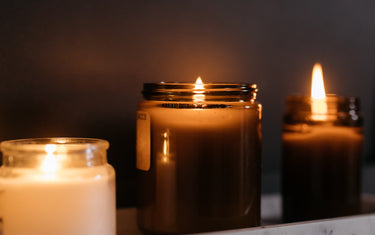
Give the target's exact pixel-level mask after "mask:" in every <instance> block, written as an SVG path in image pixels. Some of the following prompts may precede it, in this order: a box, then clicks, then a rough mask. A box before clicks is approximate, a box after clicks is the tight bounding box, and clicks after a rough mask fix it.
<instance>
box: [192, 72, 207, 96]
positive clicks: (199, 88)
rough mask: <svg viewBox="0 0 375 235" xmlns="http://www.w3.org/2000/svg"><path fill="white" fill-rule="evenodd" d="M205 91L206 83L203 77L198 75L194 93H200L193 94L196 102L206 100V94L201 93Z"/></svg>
mask: <svg viewBox="0 0 375 235" xmlns="http://www.w3.org/2000/svg"><path fill="white" fill-rule="evenodd" d="M203 92H204V85H203V81H202V79H201V77H198V78H197V80H196V81H195V87H194V93H197V94H198V95H193V99H194V101H195V102H199V101H204V99H205V95H203V94H201V93H203Z"/></svg>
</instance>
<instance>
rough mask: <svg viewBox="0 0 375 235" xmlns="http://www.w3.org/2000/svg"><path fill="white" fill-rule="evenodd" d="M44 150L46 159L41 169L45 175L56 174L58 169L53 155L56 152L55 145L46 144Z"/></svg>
mask: <svg viewBox="0 0 375 235" xmlns="http://www.w3.org/2000/svg"><path fill="white" fill-rule="evenodd" d="M45 150H46V153H47V155H46V158H45V159H44V161H43V163H42V166H41V169H42V171H44V172H47V173H53V172H56V171H57V169H58V164H57V161H56V156H55V155H54V154H53V153H54V152H55V151H56V145H55V144H47V145H46V147H45Z"/></svg>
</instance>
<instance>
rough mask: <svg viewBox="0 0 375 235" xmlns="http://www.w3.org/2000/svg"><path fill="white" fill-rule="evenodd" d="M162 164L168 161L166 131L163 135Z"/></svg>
mask: <svg viewBox="0 0 375 235" xmlns="http://www.w3.org/2000/svg"><path fill="white" fill-rule="evenodd" d="M162 161H163V162H168V161H169V134H168V131H166V132H164V133H163V156H162Z"/></svg>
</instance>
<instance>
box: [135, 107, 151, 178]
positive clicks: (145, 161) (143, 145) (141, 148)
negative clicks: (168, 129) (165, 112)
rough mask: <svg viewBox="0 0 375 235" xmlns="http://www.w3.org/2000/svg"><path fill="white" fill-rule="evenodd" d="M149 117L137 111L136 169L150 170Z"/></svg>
mask: <svg viewBox="0 0 375 235" xmlns="http://www.w3.org/2000/svg"><path fill="white" fill-rule="evenodd" d="M150 125H151V121H150V115H149V114H148V113H147V112H143V111H137V168H138V169H139V170H143V171H148V170H150V162H151V136H150V134H151V133H150V132H151V131H150V130H151V129H150Z"/></svg>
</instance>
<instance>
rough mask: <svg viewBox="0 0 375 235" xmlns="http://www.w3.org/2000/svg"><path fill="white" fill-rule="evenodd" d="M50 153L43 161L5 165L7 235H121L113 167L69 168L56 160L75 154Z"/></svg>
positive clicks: (2, 202) (1, 194) (0, 185)
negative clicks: (30, 165) (117, 229)
mask: <svg viewBox="0 0 375 235" xmlns="http://www.w3.org/2000/svg"><path fill="white" fill-rule="evenodd" d="M67 154H69V153H67ZM49 155H50V153H47V154H46V158H45V160H44V161H42V164H41V165H40V166H36V167H13V166H11V165H7V164H5V166H3V167H1V169H0V172H1V176H0V216H1V218H2V220H3V235H22V234H27V235H51V234H53V235H83V234H87V235H104V234H105V235H115V234H116V217H115V216H116V202H115V172H114V170H113V168H112V167H111V166H110V165H109V164H98V165H97V166H92V167H73V168H70V167H68V168H65V167H61V165H59V162H58V161H56V159H57V158H65V157H66V158H69V156H61V154H60V155H59V157H56V156H52V155H50V157H51V158H49V157H48V156H49ZM93 156H94V157H95V155H91V157H92V158H94V157H93ZM5 157H6V156H5ZM53 157H55V158H53ZM74 157H77V156H74ZM74 157H72V159H73V161H74ZM8 160H9V159H8ZM52 166H55V167H56V169H55V170H53V168H54V167H52ZM48 169H49V170H50V171H49V170H48ZM51 169H52V170H51Z"/></svg>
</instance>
